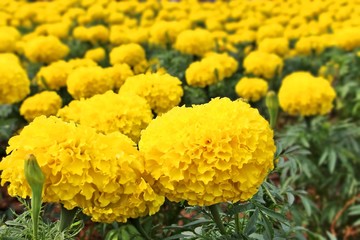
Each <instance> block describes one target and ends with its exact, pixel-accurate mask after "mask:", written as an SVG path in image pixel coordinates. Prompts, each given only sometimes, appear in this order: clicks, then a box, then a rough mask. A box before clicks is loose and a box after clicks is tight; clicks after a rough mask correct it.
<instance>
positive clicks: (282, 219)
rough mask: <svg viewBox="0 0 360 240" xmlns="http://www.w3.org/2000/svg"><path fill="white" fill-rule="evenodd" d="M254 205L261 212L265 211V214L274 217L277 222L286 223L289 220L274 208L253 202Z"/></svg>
mask: <svg viewBox="0 0 360 240" xmlns="http://www.w3.org/2000/svg"><path fill="white" fill-rule="evenodd" d="M254 205H255V206H257V207H258V208H259V209H260V210H261V212H263V213H265V214H266V215H267V216H269V217H271V218H273V219H276V220H278V221H279V222H282V223H287V222H288V221H289V220H288V219H287V218H286V217H284V216H283V215H282V214H280V213H278V212H275V211H274V210H271V209H269V208H266V207H264V206H262V205H260V204H258V203H254Z"/></svg>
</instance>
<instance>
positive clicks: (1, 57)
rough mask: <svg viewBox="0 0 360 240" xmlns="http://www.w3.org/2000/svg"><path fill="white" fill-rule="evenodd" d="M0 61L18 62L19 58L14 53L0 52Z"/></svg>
mask: <svg viewBox="0 0 360 240" xmlns="http://www.w3.org/2000/svg"><path fill="white" fill-rule="evenodd" d="M0 61H5V62H7V63H8V64H19V65H20V59H19V57H18V56H17V55H15V54H14V53H0Z"/></svg>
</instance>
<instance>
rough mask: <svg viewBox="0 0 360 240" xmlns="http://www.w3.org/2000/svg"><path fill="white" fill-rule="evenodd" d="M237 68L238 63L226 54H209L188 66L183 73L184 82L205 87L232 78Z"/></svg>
mask: <svg viewBox="0 0 360 240" xmlns="http://www.w3.org/2000/svg"><path fill="white" fill-rule="evenodd" d="M237 68H238V62H237V61H236V60H235V59H234V58H232V57H230V56H229V55H228V54H226V53H223V54H218V53H211V54H208V55H206V56H205V57H204V58H203V59H202V60H201V61H198V62H193V63H191V64H190V66H189V67H188V68H187V69H186V71H185V77H186V82H187V83H188V84H189V85H191V86H197V87H206V86H208V85H212V84H214V83H217V82H219V81H222V80H224V79H225V78H226V77H230V76H232V75H233V74H234V73H235V72H236V70H237Z"/></svg>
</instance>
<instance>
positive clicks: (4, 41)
mask: <svg viewBox="0 0 360 240" xmlns="http://www.w3.org/2000/svg"><path fill="white" fill-rule="evenodd" d="M19 38H20V33H19V31H18V30H17V29H16V28H14V27H8V26H1V27H0V53H2V52H13V51H14V50H15V49H16V41H17V40H19Z"/></svg>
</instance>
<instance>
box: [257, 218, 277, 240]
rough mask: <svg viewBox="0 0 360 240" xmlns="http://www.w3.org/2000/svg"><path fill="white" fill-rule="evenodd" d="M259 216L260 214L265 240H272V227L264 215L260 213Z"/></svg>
mask: <svg viewBox="0 0 360 240" xmlns="http://www.w3.org/2000/svg"><path fill="white" fill-rule="evenodd" d="M260 214H261V218H262V223H263V226H264V227H265V237H266V239H273V237H274V228H273V225H272V224H271V222H270V221H269V219H268V218H267V217H266V216H265V214H264V213H263V212H262V211H260Z"/></svg>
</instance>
